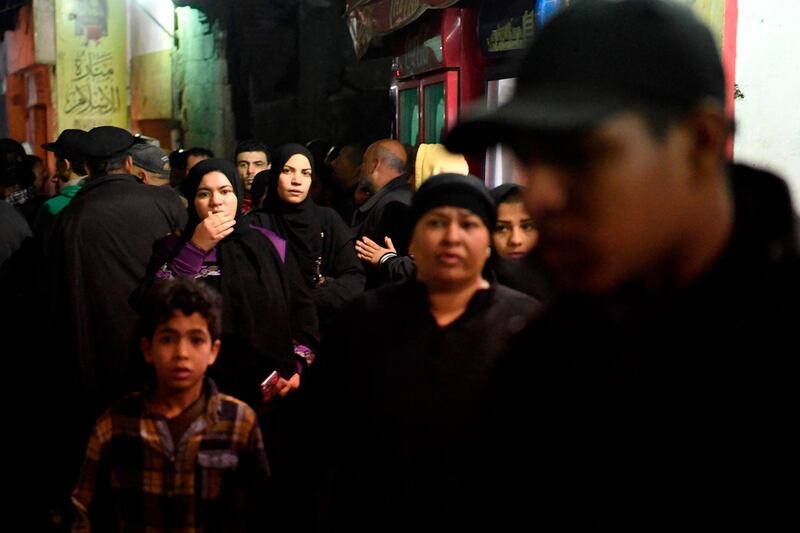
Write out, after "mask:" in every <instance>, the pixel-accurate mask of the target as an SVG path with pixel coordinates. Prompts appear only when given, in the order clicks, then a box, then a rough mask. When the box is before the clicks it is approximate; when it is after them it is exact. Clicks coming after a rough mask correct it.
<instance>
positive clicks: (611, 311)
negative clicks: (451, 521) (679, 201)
mask: <svg viewBox="0 0 800 533" xmlns="http://www.w3.org/2000/svg"><path fill="white" fill-rule="evenodd" d="M732 183H733V193H734V199H735V221H734V229H733V235H732V237H731V240H730V241H729V243H728V245H727V248H726V249H725V250H724V252H723V254H722V256H721V257H720V258H719V259H718V260H717V262H716V263H715V264H714V265H713V266H712V267H711V268H710V269H709V270H708V271H706V273H705V274H704V275H702V276H701V277H699V278H698V279H696V280H694V282H692V283H691V285H690V286H688V287H685V288H682V289H666V290H661V291H660V292H645V291H644V290H641V289H638V290H637V289H635V288H632V287H628V288H625V289H622V290H620V291H618V292H617V293H615V294H613V295H609V296H608V297H606V298H589V297H582V298H581V297H577V296H575V297H570V298H568V299H561V300H559V301H557V302H556V303H555V304H554V306H553V307H552V308H551V310H550V311H549V312H548V313H546V314H545V315H544V316H543V317H542V319H541V320H539V321H537V322H536V323H534V324H532V325H531V327H530V328H528V329H527V330H526V331H525V332H524V333H523V334H522V335H521V336H520V337H519V338H518V339H517V340H516V342H515V345H514V348H512V350H510V351H509V352H508V353H507V354H506V355H505V356H504V357H503V358H501V360H500V363H499V365H498V366H499V368H500V369H501V372H500V374H501V379H500V380H499V381H498V383H499V386H498V388H497V390H496V392H495V394H493V395H492V397H493V401H492V402H491V403H490V405H491V406H492V408H491V409H490V410H489V413H488V416H487V420H488V423H487V426H486V430H485V434H486V435H489V434H491V436H492V438H491V439H490V440H487V443H486V448H487V450H490V452H489V457H492V458H495V459H497V458H499V459H500V461H495V462H493V463H486V464H484V465H483V466H484V469H483V471H484V472H488V474H489V475H488V479H483V480H482V481H481V482H479V483H477V485H479V486H486V487H490V490H483V491H482V492H483V494H484V496H485V498H487V499H492V500H493V504H492V505H486V506H485V507H486V508H487V509H489V510H490V512H489V516H488V517H487V520H488V521H489V522H493V521H494V522H493V523H494V524H495V525H497V526H498V527H502V524H500V523H498V522H496V519H497V518H507V519H508V523H507V524H506V525H509V524H516V523H518V522H517V520H519V519H521V518H523V517H524V518H525V519H526V520H528V522H529V523H531V526H532V527H535V526H536V525H538V526H540V527H543V528H544V529H549V528H552V527H554V526H556V525H557V526H558V527H564V528H567V529H576V530H586V529H602V528H603V526H611V527H612V528H613V529H628V528H634V529H639V530H648V529H654V528H659V527H664V526H667V525H668V524H669V526H678V525H680V526H683V525H685V524H687V523H691V524H693V525H697V526H698V527H703V526H711V527H713V528H714V529H740V528H742V527H745V528H746V529H748V528H747V526H744V524H748V525H751V526H756V527H757V528H759V529H763V528H764V525H765V524H767V523H773V522H774V523H775V524H776V525H777V524H784V523H786V522H785V520H791V519H792V518H791V517H790V516H789V514H788V513H789V509H793V505H792V506H790V505H789V504H788V499H789V498H790V495H789V494H790V492H791V491H790V490H788V489H786V485H785V481H786V479H788V478H792V479H793V478H794V477H796V474H797V469H796V468H794V467H792V466H791V465H793V464H796V461H795V459H796V458H795V455H796V449H797V446H796V445H797V438H796V437H791V435H793V434H795V433H796V432H795V431H794V428H793V427H791V426H792V424H790V423H789V421H790V420H794V419H795V418H796V405H797V401H796V393H795V392H794V391H795V390H796V387H797V383H796V382H797V376H798V373H797V363H796V360H797V357H796V355H795V354H794V350H795V346H796V342H797V331H798V324H800V256H798V246H797V236H796V234H795V232H794V225H795V215H794V212H793V209H792V206H791V203H790V201H789V196H788V191H787V189H786V186H785V184H784V183H783V182H781V181H780V180H778V179H777V178H775V177H774V176H771V175H768V174H765V173H762V172H757V171H754V170H752V169H747V168H743V167H737V168H736V170H735V171H734V172H733V175H732ZM531 428H536V431H531ZM784 477H786V479H784ZM520 483H524V485H523V487H524V488H523V489H522V490H518V489H519V488H520ZM792 516H793V515H792ZM701 524H702V525H701ZM669 526H667V527H669ZM680 526H679V527H680ZM726 526H727V527H726ZM749 529H752V528H749ZM767 529H770V528H769V527H767Z"/></svg>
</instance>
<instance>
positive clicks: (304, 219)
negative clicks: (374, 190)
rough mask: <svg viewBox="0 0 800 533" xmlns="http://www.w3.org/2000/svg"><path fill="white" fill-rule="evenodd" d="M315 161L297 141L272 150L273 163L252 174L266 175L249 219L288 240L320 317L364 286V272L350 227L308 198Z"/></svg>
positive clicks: (257, 179)
mask: <svg viewBox="0 0 800 533" xmlns="http://www.w3.org/2000/svg"><path fill="white" fill-rule="evenodd" d="M313 161H314V158H313V155H312V154H311V152H310V151H309V150H308V149H307V148H305V147H304V146H302V145H299V144H286V145H283V146H280V147H279V148H278V149H277V150H275V152H274V154H273V158H272V167H271V168H270V169H269V170H266V171H264V172H261V173H259V175H257V176H256V178H255V181H256V182H263V180H264V179H266V180H267V192H266V199H265V200H264V204H263V207H261V208H260V209H258V210H256V211H254V212H251V213H250V215H249V216H248V218H247V220H248V222H250V223H252V224H254V225H256V226H260V227H262V228H267V229H270V230H272V231H274V232H275V233H277V234H278V235H280V236H281V237H283V238H284V239H286V240H287V241H288V242H289V245H290V247H291V249H292V251H293V252H294V254H295V257H296V258H297V262H298V264H299V267H300V273H301V275H302V277H303V279H304V280H305V282H306V285H307V286H308V287H309V288H310V289H311V290H312V298H313V299H314V302H315V303H316V304H317V310H318V311H319V314H320V318H321V319H322V320H323V322H324V320H325V318H326V317H330V316H331V315H332V313H334V312H335V311H338V310H339V309H340V308H341V307H342V306H343V305H344V303H345V302H347V301H348V300H350V299H351V298H352V297H354V296H356V295H357V294H359V293H360V292H362V291H363V290H364V282H365V276H364V269H363V267H362V266H361V262H360V261H359V260H358V258H357V257H356V254H355V249H354V248H353V241H352V237H351V232H350V229H349V228H348V227H347V226H346V225H345V224H344V222H343V221H342V219H341V217H339V215H338V214H337V213H336V212H335V211H334V210H333V209H330V208H328V207H320V206H318V205H317V204H315V203H314V201H313V200H312V199H311V198H309V195H308V191H309V188H310V186H311V179H312V175H313V173H314V163H313Z"/></svg>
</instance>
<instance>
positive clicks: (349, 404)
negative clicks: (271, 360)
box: [324, 174, 539, 531]
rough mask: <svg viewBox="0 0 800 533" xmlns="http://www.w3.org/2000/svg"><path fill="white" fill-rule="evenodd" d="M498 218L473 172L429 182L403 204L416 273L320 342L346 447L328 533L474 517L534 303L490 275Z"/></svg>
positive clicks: (373, 295) (445, 523)
mask: <svg viewBox="0 0 800 533" xmlns="http://www.w3.org/2000/svg"><path fill="white" fill-rule="evenodd" d="M495 216H496V215H495V204H494V201H493V199H492V198H491V196H490V195H489V192H488V191H487V190H486V187H485V186H484V185H483V183H482V182H480V181H479V180H478V179H477V178H475V177H473V176H465V175H459V174H440V175H438V176H434V177H431V178H430V179H429V180H427V181H425V182H424V183H423V184H422V186H421V187H420V189H419V191H418V192H417V193H416V195H415V196H414V199H413V201H412V203H411V206H410V208H409V212H408V229H409V230H410V231H409V234H410V236H411V241H410V245H409V252H410V253H413V254H414V259H415V264H416V270H415V276H414V277H413V278H410V279H408V280H406V281H405V282H403V283H398V284H394V285H384V286H382V287H380V288H378V289H376V290H374V291H367V292H366V293H364V294H363V295H362V296H360V297H359V298H356V299H355V300H353V301H352V302H351V303H350V304H348V305H347V306H346V308H345V310H344V311H343V312H342V313H340V318H339V320H338V321H337V322H336V324H335V327H332V328H331V335H329V336H328V337H327V338H326V339H325V347H324V349H325V360H326V362H328V364H329V365H330V367H332V370H331V376H332V378H331V379H330V383H329V384H330V386H331V387H332V389H331V391H330V393H329V394H327V395H325V396H326V397H327V398H328V403H327V406H329V408H331V412H330V414H329V415H328V416H327V417H326V419H327V420H330V422H329V424H335V426H333V425H329V426H328V427H327V428H325V429H326V430H328V431H329V432H330V434H331V435H335V439H336V443H337V444H338V445H340V447H339V448H338V449H337V450H336V453H335V454H334V461H335V462H336V463H338V464H337V467H336V468H334V470H333V471H334V472H335V474H334V476H333V478H332V480H331V481H332V484H331V487H330V489H329V492H330V497H331V501H330V503H331V507H330V508H331V510H332V516H331V519H332V524H331V528H330V529H331V530H334V531H336V530H338V529H343V528H345V527H347V528H349V529H354V530H359V529H360V528H361V527H362V526H363V527H366V526H367V525H369V527H370V528H371V529H376V530H387V529H388V530H392V531H394V530H404V529H414V526H415V525H418V524H419V523H420V520H424V521H425V524H426V525H430V526H431V528H432V529H436V528H437V526H441V528H442V529H448V528H450V529H456V527H458V526H461V525H462V524H461V523H459V522H458V520H460V519H464V520H468V519H467V518H466V517H468V516H470V514H469V510H468V509H466V507H467V504H468V503H469V501H470V500H469V494H468V493H467V492H466V491H465V489H466V488H469V487H470V482H471V481H472V477H471V476H472V474H473V469H472V468H471V466H472V465H473V464H476V458H478V457H480V453H481V450H480V449H476V444H477V443H478V442H479V440H478V438H477V437H478V436H479V435H476V434H475V433H474V430H475V428H476V427H477V425H476V424H477V422H478V413H479V412H480V409H481V407H482V401H483V399H484V398H485V397H486V394H487V392H488V390H490V387H491V385H492V381H491V379H492V373H493V369H494V367H495V364H496V362H497V360H498V358H499V357H500V354H501V353H502V352H503V350H504V349H505V347H506V344H507V343H508V342H509V341H510V339H511V338H512V336H513V335H514V334H515V333H516V332H517V331H518V330H519V329H520V328H521V327H522V325H523V324H525V323H526V321H527V320H528V319H529V318H531V317H532V316H533V315H534V314H535V313H536V312H537V311H538V309H539V306H538V304H537V302H536V301H535V300H533V299H532V298H530V297H528V296H526V295H524V294H521V293H519V292H517V291H514V290H511V289H509V288H507V287H504V286H502V285H500V284H498V283H493V282H491V281H490V280H489V279H486V278H485V277H484V275H483V270H484V266H485V264H486V261H487V259H488V257H489V251H490V250H489V243H490V231H491V228H493V227H494V224H495ZM376 347H378V348H377V349H376ZM456 509H458V512H456ZM473 511H474V509H473ZM345 524H346V525H345ZM454 524H455V526H456V527H453V525H454ZM465 529H469V528H468V527H466V528H465Z"/></svg>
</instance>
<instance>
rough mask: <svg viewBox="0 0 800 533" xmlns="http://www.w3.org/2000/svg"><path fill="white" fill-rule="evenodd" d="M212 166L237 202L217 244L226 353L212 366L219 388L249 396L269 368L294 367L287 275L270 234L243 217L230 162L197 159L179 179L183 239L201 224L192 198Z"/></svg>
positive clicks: (286, 371) (239, 191)
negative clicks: (185, 214)
mask: <svg viewBox="0 0 800 533" xmlns="http://www.w3.org/2000/svg"><path fill="white" fill-rule="evenodd" d="M214 171H218V172H221V173H223V174H225V176H226V177H227V178H228V181H230V182H231V185H232V186H233V190H234V192H235V193H236V198H237V199H238V201H239V203H238V205H237V208H236V215H235V216H236V225H235V226H234V231H233V233H231V234H230V235H228V236H227V237H225V238H224V239H222V240H221V241H220V242H219V243H218V244H217V247H216V250H217V261H218V263H219V266H220V270H221V271H222V276H221V278H222V279H218V281H219V287H218V288H219V290H220V292H221V293H222V301H223V313H222V331H223V334H228V335H229V337H228V338H226V342H225V343H224V344H226V347H225V355H223V356H221V357H220V360H219V361H218V362H217V364H216V365H215V367H216V368H215V370H216V372H214V374H215V375H216V376H217V378H218V380H219V381H220V382H221V383H220V388H221V389H222V390H223V391H224V392H226V393H229V394H233V395H235V396H236V395H241V396H242V397H243V399H245V400H248V401H252V400H251V399H252V398H253V397H257V392H258V388H257V385H258V381H260V380H261V379H264V378H265V377H266V376H267V375H268V374H269V373H270V372H271V371H272V370H275V369H276V368H279V369H281V370H282V374H284V375H287V377H288V376H290V375H291V374H292V373H293V372H294V371H295V368H294V366H293V364H294V363H293V360H292V340H291V333H290V317H291V314H290V309H289V305H288V302H289V296H288V280H286V278H285V275H284V269H283V266H282V263H281V259H280V256H279V255H278V252H277V250H276V249H275V247H274V246H273V245H272V244H271V243H270V241H269V239H268V238H267V237H265V236H264V235H262V234H261V233H259V232H258V231H257V230H254V229H252V228H251V227H250V226H249V225H247V224H246V222H244V221H242V217H241V215H240V209H239V207H240V206H241V201H242V184H241V181H240V180H239V176H238V174H237V173H236V169H235V168H234V166H233V164H232V163H230V162H229V161H227V160H225V159H221V158H213V159H206V160H204V161H201V162H199V163H198V164H197V165H195V166H194V167H192V170H191V171H190V172H189V175H188V176H187V179H186V181H184V186H183V191H184V193H185V194H186V198H187V200H188V201H189V205H188V208H187V209H188V211H189V222H188V223H187V224H186V228H185V230H184V233H183V236H182V238H183V239H184V240H186V241H188V240H190V239H191V238H192V234H193V233H194V230H195V228H196V227H197V225H198V224H199V223H200V220H201V219H200V216H199V215H198V213H197V210H196V209H195V207H194V198H195V195H196V194H197V189H198V188H199V186H200V182H201V181H202V179H203V176H205V175H206V174H208V173H209V172H214ZM210 278H211V277H209V279H210ZM231 344H234V346H231ZM237 344H238V346H236V345H237ZM237 352H238V353H237ZM226 355H227V357H226ZM251 374H252V376H253V380H254V381H253V383H252V384H249V386H245V384H241V383H236V382H235V380H236V376H242V375H251ZM259 376H260V377H259ZM229 380H230V381H229ZM237 385H238V386H237Z"/></svg>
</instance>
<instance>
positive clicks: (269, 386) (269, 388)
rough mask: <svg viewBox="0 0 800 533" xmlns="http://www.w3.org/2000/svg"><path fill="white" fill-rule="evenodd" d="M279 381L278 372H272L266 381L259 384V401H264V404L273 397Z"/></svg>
mask: <svg viewBox="0 0 800 533" xmlns="http://www.w3.org/2000/svg"><path fill="white" fill-rule="evenodd" d="M279 379H280V376H279V375H278V371H277V370H273V372H272V374H270V375H269V376H267V379H265V380H264V381H262V382H261V399H262V400H264V403H266V402H268V401H270V400H271V399H272V398H274V397H275V393H276V392H277V386H278V380H279Z"/></svg>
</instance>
